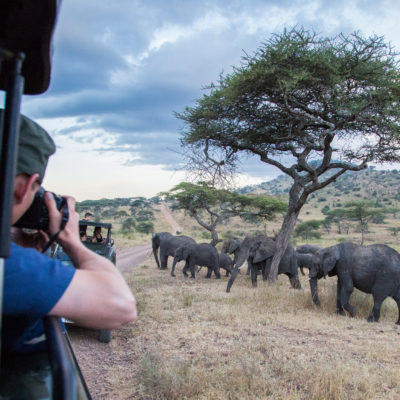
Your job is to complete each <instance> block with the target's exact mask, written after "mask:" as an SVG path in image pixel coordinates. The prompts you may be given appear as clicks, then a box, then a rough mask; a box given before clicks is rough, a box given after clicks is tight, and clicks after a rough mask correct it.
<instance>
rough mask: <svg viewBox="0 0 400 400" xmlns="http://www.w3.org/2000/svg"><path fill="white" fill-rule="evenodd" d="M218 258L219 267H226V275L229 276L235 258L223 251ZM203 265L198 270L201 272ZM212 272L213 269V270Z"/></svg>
mask: <svg viewBox="0 0 400 400" xmlns="http://www.w3.org/2000/svg"><path fill="white" fill-rule="evenodd" d="M218 260H219V268H220V269H221V268H222V269H224V270H225V271H226V273H225V276H228V275H229V274H231V273H232V268H233V260H232V258H231V257H229V255H228V254H226V253H224V252H221V253H219V254H218ZM202 268H203V267H199V269H198V270H197V272H199V271H200V270H201V269H202ZM211 274H212V270H211Z"/></svg>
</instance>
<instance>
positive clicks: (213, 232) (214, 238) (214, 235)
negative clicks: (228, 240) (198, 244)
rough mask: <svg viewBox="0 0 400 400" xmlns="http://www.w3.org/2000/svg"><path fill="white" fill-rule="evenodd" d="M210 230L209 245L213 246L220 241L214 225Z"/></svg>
mask: <svg viewBox="0 0 400 400" xmlns="http://www.w3.org/2000/svg"><path fill="white" fill-rule="evenodd" d="M210 232H211V238H212V240H211V242H210V244H211V246H214V247H215V246H216V245H217V244H218V243H219V241H220V240H219V238H218V233H217V231H216V230H215V226H214V227H212V228H211V231H210Z"/></svg>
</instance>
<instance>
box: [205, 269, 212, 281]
mask: <svg viewBox="0 0 400 400" xmlns="http://www.w3.org/2000/svg"><path fill="white" fill-rule="evenodd" d="M211 274H212V268H211V267H207V275H206V278H208V279H210V278H211Z"/></svg>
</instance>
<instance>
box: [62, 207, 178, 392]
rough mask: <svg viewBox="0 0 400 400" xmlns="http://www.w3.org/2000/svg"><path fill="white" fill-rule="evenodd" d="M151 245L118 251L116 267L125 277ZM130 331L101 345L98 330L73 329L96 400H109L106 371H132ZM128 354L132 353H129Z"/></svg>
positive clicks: (174, 227)
mask: <svg viewBox="0 0 400 400" xmlns="http://www.w3.org/2000/svg"><path fill="white" fill-rule="evenodd" d="M161 212H162V215H163V217H164V218H165V219H166V221H167V222H168V224H169V225H170V226H171V230H172V231H174V233H175V232H177V231H179V230H181V228H180V226H179V225H178V223H177V222H176V221H175V219H174V218H173V216H172V215H171V213H170V212H169V210H168V208H167V207H166V206H165V205H161ZM151 251H152V248H151V243H150V242H149V243H148V244H142V245H138V246H134V247H129V248H124V249H121V250H118V249H117V268H118V269H119V271H120V272H121V273H122V274H126V273H128V272H129V271H131V270H132V268H134V267H136V266H137V265H139V264H141V263H142V262H143V261H144V260H146V258H148V257H149V256H150V255H151ZM127 329H129V328H124V327H123V328H121V329H119V330H117V331H115V332H112V340H111V343H108V344H106V343H101V342H99V341H98V340H97V339H98V331H95V330H89V329H85V328H80V327H78V326H70V327H69V328H68V333H69V337H70V339H71V343H72V347H73V349H74V353H75V356H76V358H77V359H78V362H79V366H80V368H81V370H82V373H83V376H84V378H85V381H86V384H87V386H88V388H89V391H90V394H91V395H92V397H93V399H109V398H110V397H109V393H110V390H111V386H112V385H111V384H110V383H109V382H108V381H107V379H106V376H107V371H109V370H110V369H112V368H113V367H115V366H116V365H119V366H121V367H124V368H130V362H131V361H130V359H129V357H128V358H127V357H126V354H127V351H128V350H129V349H126V348H125V347H126V336H127ZM128 352H129V351H128Z"/></svg>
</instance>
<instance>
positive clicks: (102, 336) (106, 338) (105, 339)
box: [99, 329, 111, 343]
mask: <svg viewBox="0 0 400 400" xmlns="http://www.w3.org/2000/svg"><path fill="white" fill-rule="evenodd" d="M110 341H111V331H110V330H109V329H103V330H101V331H100V333H99V342H102V343H110Z"/></svg>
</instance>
